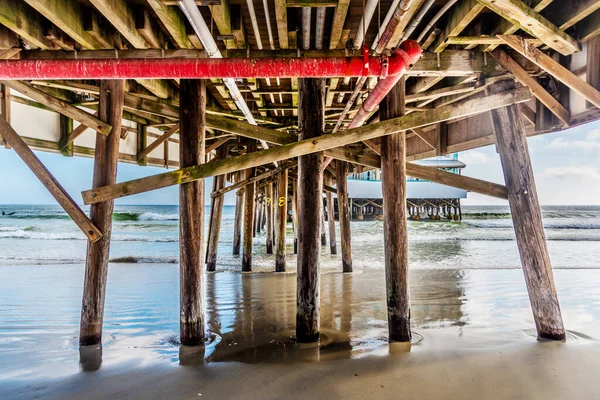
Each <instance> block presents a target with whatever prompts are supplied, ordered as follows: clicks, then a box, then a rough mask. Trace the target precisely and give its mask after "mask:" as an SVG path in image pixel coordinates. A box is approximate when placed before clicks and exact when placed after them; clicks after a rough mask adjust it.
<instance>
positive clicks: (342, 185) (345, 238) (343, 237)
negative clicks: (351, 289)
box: [335, 160, 352, 272]
mask: <svg viewBox="0 0 600 400" xmlns="http://www.w3.org/2000/svg"><path fill="white" fill-rule="evenodd" d="M335 172H336V182H337V185H336V188H337V199H338V218H339V221H340V245H341V247H342V271H343V272H352V233H351V231H350V210H349V208H348V207H349V205H348V181H347V177H348V163H346V162H345V161H340V160H336V162H335Z"/></svg>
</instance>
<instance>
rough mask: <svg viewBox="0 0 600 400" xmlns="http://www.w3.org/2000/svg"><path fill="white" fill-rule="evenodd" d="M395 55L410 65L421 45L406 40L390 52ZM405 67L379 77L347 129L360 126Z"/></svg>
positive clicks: (415, 59)
mask: <svg viewBox="0 0 600 400" xmlns="http://www.w3.org/2000/svg"><path fill="white" fill-rule="evenodd" d="M392 53H393V54H394V55H395V56H399V57H401V58H402V59H403V60H404V63H405V65H406V67H407V68H408V67H409V66H412V65H413V64H414V63H415V62H417V60H418V59H419V58H420V57H421V53H422V50H421V46H419V44H418V43H417V42H415V41H414V40H407V41H405V42H403V43H402V44H401V45H400V48H399V49H396V50H393V52H392ZM404 71H406V69H403V70H402V73H399V74H396V75H392V76H388V77H386V78H384V79H380V80H379V82H377V85H375V87H374V88H373V91H372V92H371V94H370V95H369V97H368V98H367V99H366V100H365V102H364V103H363V104H362V106H361V107H360V109H359V110H358V112H357V113H356V115H355V116H354V118H353V119H352V122H350V125H348V129H352V128H357V127H359V126H361V125H362V124H363V123H364V122H365V121H366V120H367V118H369V115H371V113H372V112H373V111H374V110H375V108H376V107H377V106H378V105H379V103H381V101H382V100H383V98H384V97H385V96H386V95H387V94H388V92H389V91H390V90H392V88H393V87H394V86H395V85H396V83H398V81H399V80H400V78H401V77H402V75H403V74H404Z"/></svg>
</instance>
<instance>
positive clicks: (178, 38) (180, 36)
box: [146, 0, 194, 49]
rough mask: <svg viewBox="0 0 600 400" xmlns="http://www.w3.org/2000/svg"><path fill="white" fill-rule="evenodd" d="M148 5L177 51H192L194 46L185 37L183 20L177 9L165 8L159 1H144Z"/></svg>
mask: <svg viewBox="0 0 600 400" xmlns="http://www.w3.org/2000/svg"><path fill="white" fill-rule="evenodd" d="M146 2H147V3H148V5H149V6H150V7H151V8H152V10H154V12H155V13H156V16H157V17H158V19H159V20H160V22H161V23H162V25H163V26H164V27H165V29H166V30H167V32H168V33H169V35H171V38H173V41H174V42H175V46H176V47H177V48H179V49H193V48H194V46H193V45H192V42H190V39H189V38H188V36H187V32H186V30H185V26H186V25H185V20H184V17H183V16H182V14H181V11H179V8H178V7H169V6H166V5H165V4H164V3H163V2H162V1H160V0H146Z"/></svg>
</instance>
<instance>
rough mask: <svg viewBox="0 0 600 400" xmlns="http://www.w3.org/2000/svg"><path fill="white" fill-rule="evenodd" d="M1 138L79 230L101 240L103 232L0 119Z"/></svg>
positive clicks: (93, 240) (95, 239) (16, 134)
mask: <svg viewBox="0 0 600 400" xmlns="http://www.w3.org/2000/svg"><path fill="white" fill-rule="evenodd" d="M0 136H2V138H4V140H5V141H6V143H8V144H9V145H10V147H12V148H13V149H14V151H15V153H17V155H18V156H19V157H20V158H21V160H23V162H24V163H25V164H26V165H27V166H28V167H29V169H30V170H31V172H33V174H34V175H35V176H36V177H37V178H38V179H39V181H40V182H41V183H42V184H43V185H44V186H45V187H46V189H48V192H50V194H51V195H52V197H54V198H55V199H56V201H57V202H58V204H60V205H61V207H62V208H63V209H64V210H65V212H66V213H67V214H68V215H69V217H71V219H72V220H73V221H74V222H75V223H76V224H77V226H78V227H79V229H81V230H82V231H83V233H84V234H85V236H87V238H88V239H89V240H90V241H92V242H95V241H97V240H98V239H100V238H101V237H102V232H100V230H98V228H96V226H95V225H94V224H93V223H92V221H90V219H89V218H88V217H87V215H85V213H84V212H83V211H82V210H81V208H79V206H78V205H77V203H75V201H74V200H73V199H72V198H71V196H69V194H68V193H67V191H66V190H65V189H63V187H62V186H61V185H60V183H58V181H57V180H56V178H54V176H52V174H51V173H50V171H48V169H46V167H44V164H42V162H41V161H40V160H39V159H38V158H37V157H36V156H35V154H33V151H31V149H30V148H29V147H28V146H27V144H26V143H25V142H24V141H23V139H21V137H20V136H19V134H18V133H17V132H15V130H14V129H13V128H12V127H11V126H10V124H9V123H8V122H6V121H5V120H4V119H3V118H0Z"/></svg>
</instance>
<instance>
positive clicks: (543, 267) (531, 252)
mask: <svg viewBox="0 0 600 400" xmlns="http://www.w3.org/2000/svg"><path fill="white" fill-rule="evenodd" d="M491 114H492V123H493V127H494V135H495V138H496V147H497V149H498V153H499V154H500V161H501V163H502V169H503V172H504V180H505V181H506V186H507V189H508V203H509V205H510V210H511V215H512V219H513V225H514V227H515V234H516V237H517V246H518V248H519V254H520V256H521V264H522V267H523V273H524V274H525V283H526V284H527V291H528V292H529V300H530V302H531V308H532V309H533V316H534V319H535V324H536V328H537V332H538V336H539V337H541V338H546V339H555V340H564V339H565V338H566V334H565V329H564V326H563V321H562V316H561V312H560V306H559V303H558V297H557V294H556V287H555V286H554V278H553V276H552V266H551V264H550V256H549V254H548V247H547V244H546V237H545V235H544V226H543V223H542V213H541V211H540V205H539V202H538V197H537V191H536V187H535V179H534V175H533V169H532V166H531V159H530V157H529V150H528V148H527V137H526V135H525V131H524V128H523V125H522V123H521V119H520V118H519V111H518V109H517V107H516V106H514V105H513V106H509V107H506V108H502V109H498V110H493V111H492V112H491Z"/></svg>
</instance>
